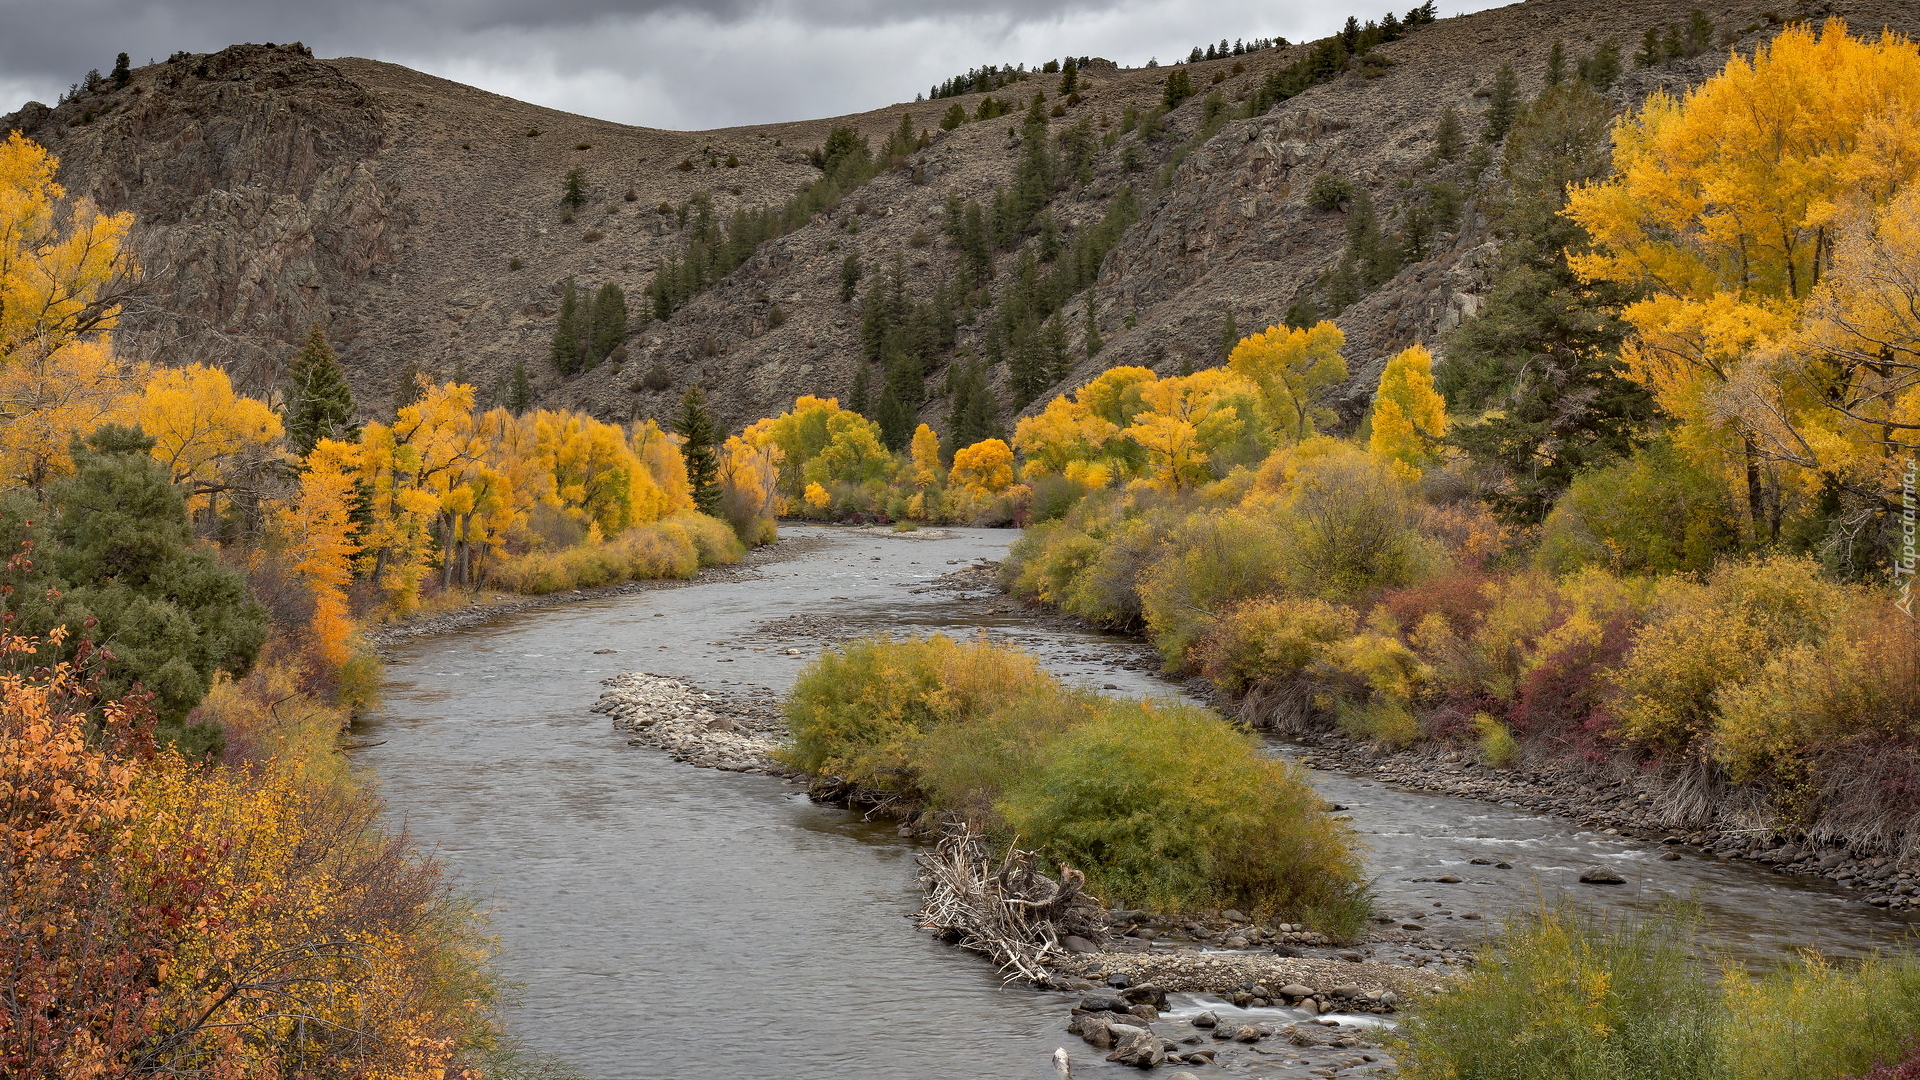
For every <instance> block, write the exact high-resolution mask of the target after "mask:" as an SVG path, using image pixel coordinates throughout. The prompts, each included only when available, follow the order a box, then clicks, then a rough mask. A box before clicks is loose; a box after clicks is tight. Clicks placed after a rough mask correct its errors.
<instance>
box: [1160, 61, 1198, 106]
mask: <svg viewBox="0 0 1920 1080" xmlns="http://www.w3.org/2000/svg"><path fill="white" fill-rule="evenodd" d="M1192 96H1193V76H1192V75H1190V74H1188V72H1187V69H1186V68H1183V67H1177V68H1174V69H1173V70H1172V71H1169V72H1167V83H1166V89H1165V90H1164V91H1163V92H1162V93H1161V95H1160V103H1161V104H1162V105H1164V106H1166V107H1167V108H1169V109H1173V108H1177V107H1179V105H1180V103H1181V102H1183V101H1185V100H1187V99H1188V98H1190V97H1192Z"/></svg>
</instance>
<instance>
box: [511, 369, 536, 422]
mask: <svg viewBox="0 0 1920 1080" xmlns="http://www.w3.org/2000/svg"><path fill="white" fill-rule="evenodd" d="M532 406H533V384H532V382H530V381H529V380H528V379H527V365H525V364H523V363H521V362H520V361H518V360H516V361H514V363H513V381H512V382H511V383H509V384H508V386H507V411H508V412H511V413H512V414H513V415H515V416H519V415H521V414H522V413H524V412H526V411H527V410H528V409H529V408H531V407H532Z"/></svg>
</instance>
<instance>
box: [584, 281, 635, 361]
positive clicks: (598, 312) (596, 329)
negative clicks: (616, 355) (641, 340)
mask: <svg viewBox="0 0 1920 1080" xmlns="http://www.w3.org/2000/svg"><path fill="white" fill-rule="evenodd" d="M587 327H588V336H589V339H590V340H591V342H592V345H591V349H590V351H589V352H588V353H587V362H586V363H585V365H584V366H585V367H588V368H591V367H593V366H594V365H595V364H597V363H599V362H600V361H602V360H605V359H606V358H607V356H608V354H610V353H612V352H613V350H614V348H615V347H617V346H618V345H619V344H620V343H621V342H622V341H625V340H626V338H627V296H626V293H624V292H622V291H621V289H620V286H618V285H616V284H614V283H613V282H611V281H609V282H607V283H606V284H604V285H601V286H600V289H599V291H597V292H595V293H594V295H593V304H592V308H591V310H590V311H589V313H588V315H587Z"/></svg>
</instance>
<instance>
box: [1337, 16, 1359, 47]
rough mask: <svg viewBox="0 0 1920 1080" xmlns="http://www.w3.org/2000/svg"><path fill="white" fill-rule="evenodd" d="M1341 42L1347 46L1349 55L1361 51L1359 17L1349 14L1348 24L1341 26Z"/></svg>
mask: <svg viewBox="0 0 1920 1080" xmlns="http://www.w3.org/2000/svg"><path fill="white" fill-rule="evenodd" d="M1340 44H1341V45H1342V46H1344V47H1345V48H1346V50H1347V55H1348V56H1352V55H1353V54H1354V53H1356V52H1359V51H1360V20H1359V19H1356V18H1354V17H1353V16H1351V15H1349V16H1347V22H1346V25H1344V26H1342V27H1341V28H1340Z"/></svg>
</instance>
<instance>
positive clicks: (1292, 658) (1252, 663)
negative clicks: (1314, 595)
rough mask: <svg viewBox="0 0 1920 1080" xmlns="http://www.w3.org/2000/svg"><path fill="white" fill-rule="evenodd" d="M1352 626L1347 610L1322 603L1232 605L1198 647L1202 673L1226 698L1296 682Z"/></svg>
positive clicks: (1269, 601)
mask: <svg viewBox="0 0 1920 1080" xmlns="http://www.w3.org/2000/svg"><path fill="white" fill-rule="evenodd" d="M1357 621H1358V620H1357V617H1356V616H1355V615H1354V613H1353V611H1352V610H1351V609H1349V608H1345V607H1340V606H1338V605H1335V604H1329V603H1327V602H1326V601H1324V600H1275V599H1260V600H1249V601H1246V602H1244V603H1240V604H1235V605H1234V606H1233V607H1231V608H1229V609H1228V610H1227V613H1226V614H1225V615H1224V616H1222V617H1221V618H1220V619H1219V620H1218V621H1217V622H1216V623H1214V625H1213V629H1212V630H1211V631H1210V632H1209V633H1208V635H1207V638H1206V641H1205V642H1204V643H1203V644H1202V645H1201V647H1200V649H1199V655H1200V658H1201V669H1202V670H1203V671H1205V672H1206V675H1207V678H1208V679H1210V680H1212V681H1213V685H1215V686H1216V687H1219V688H1220V689H1221V690H1223V691H1225V692H1227V693H1229V694H1237V693H1240V692H1241V691H1243V690H1246V689H1247V688H1248V687H1250V686H1254V685H1257V684H1262V683H1268V684H1277V683H1284V682H1291V681H1294V680H1298V679H1300V678H1302V677H1303V676H1305V675H1306V674H1307V672H1308V671H1309V669H1311V668H1312V667H1314V666H1315V665H1318V664H1320V663H1322V662H1323V661H1324V660H1325V659H1326V657H1327V654H1328V650H1329V647H1330V646H1331V645H1333V644H1334V643H1335V642H1338V641H1340V640H1342V639H1343V638H1345V637H1346V636H1347V635H1348V634H1351V633H1352V632H1353V627H1354V624H1355V622H1357Z"/></svg>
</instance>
